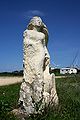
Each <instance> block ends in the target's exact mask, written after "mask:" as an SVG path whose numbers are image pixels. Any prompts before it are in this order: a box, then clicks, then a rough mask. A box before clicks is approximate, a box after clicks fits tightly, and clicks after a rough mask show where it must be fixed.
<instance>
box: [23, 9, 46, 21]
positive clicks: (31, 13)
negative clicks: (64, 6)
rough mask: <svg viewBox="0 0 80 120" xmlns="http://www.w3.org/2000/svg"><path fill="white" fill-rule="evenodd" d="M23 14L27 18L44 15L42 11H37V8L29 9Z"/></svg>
mask: <svg viewBox="0 0 80 120" xmlns="http://www.w3.org/2000/svg"><path fill="white" fill-rule="evenodd" d="M24 16H25V17H26V18H27V19H30V18H32V17H33V16H40V17H43V16H45V15H44V13H43V12H41V11H39V10H29V11H27V12H25V13H24Z"/></svg>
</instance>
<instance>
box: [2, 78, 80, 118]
mask: <svg viewBox="0 0 80 120" xmlns="http://www.w3.org/2000/svg"><path fill="white" fill-rule="evenodd" d="M56 86H57V93H58V96H59V108H58V110H52V109H49V108H48V109H45V112H44V113H43V114H42V115H37V116H31V117H30V118H29V119H27V120H80V76H72V77H67V78H59V79H56ZM19 89H20V84H15V85H9V86H4V87H0V120H17V118H15V117H14V116H13V115H11V114H9V113H10V111H11V110H13V109H14V108H17V103H18V98H19Z"/></svg>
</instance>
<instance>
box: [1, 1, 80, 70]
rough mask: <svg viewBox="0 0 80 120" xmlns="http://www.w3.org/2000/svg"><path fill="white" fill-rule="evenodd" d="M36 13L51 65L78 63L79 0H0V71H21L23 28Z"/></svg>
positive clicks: (79, 32) (64, 65) (79, 36)
mask: <svg viewBox="0 0 80 120" xmlns="http://www.w3.org/2000/svg"><path fill="white" fill-rule="evenodd" d="M35 15H37V16H40V17H41V18H42V20H43V22H44V23H45V24H46V25H47V28H48V31H49V40H48V50H49V53H50V57H51V65H52V66H54V67H56V66H57V67H68V66H70V65H71V64H72V61H73V59H74V58H75V56H76V54H77V57H76V60H75V62H74V64H77V65H78V66H80V0H1V1H0V71H14V70H21V69H22V66H23V31H24V30H25V29H26V28H27V25H28V23H29V21H30V19H31V18H32V17H33V16H35Z"/></svg>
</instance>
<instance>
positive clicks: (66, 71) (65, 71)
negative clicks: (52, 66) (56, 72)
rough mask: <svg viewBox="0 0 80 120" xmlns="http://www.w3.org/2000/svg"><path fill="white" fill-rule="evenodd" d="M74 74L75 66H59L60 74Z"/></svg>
mask: <svg viewBox="0 0 80 120" xmlns="http://www.w3.org/2000/svg"><path fill="white" fill-rule="evenodd" d="M72 73H73V74H76V73H77V69H76V68H61V69H60V74H72Z"/></svg>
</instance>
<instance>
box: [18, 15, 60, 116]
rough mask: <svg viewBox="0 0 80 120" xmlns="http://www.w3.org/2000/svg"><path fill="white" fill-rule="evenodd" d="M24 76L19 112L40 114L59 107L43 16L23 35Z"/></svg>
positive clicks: (35, 19) (33, 22)
mask: <svg viewBox="0 0 80 120" xmlns="http://www.w3.org/2000/svg"><path fill="white" fill-rule="evenodd" d="M23 37H24V41H23V51H24V53H23V55H24V58H23V67H24V76H23V82H22V84H21V89H20V98H19V105H20V107H19V112H20V113H21V114H22V115H25V116H28V115H30V114H37V113H39V112H40V111H41V110H42V109H44V107H45V106H47V105H49V104H50V105H57V104H58V97H57V93H56V88H55V76H54V75H51V74H50V73H49V65H50V56H49V53H48V50H47V42H48V30H47V27H46V25H45V24H44V23H43V22H42V20H41V18H40V17H37V16H35V17H33V18H32V19H31V21H30V23H29V25H28V27H27V29H26V30H25V31H24V34H23Z"/></svg>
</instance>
